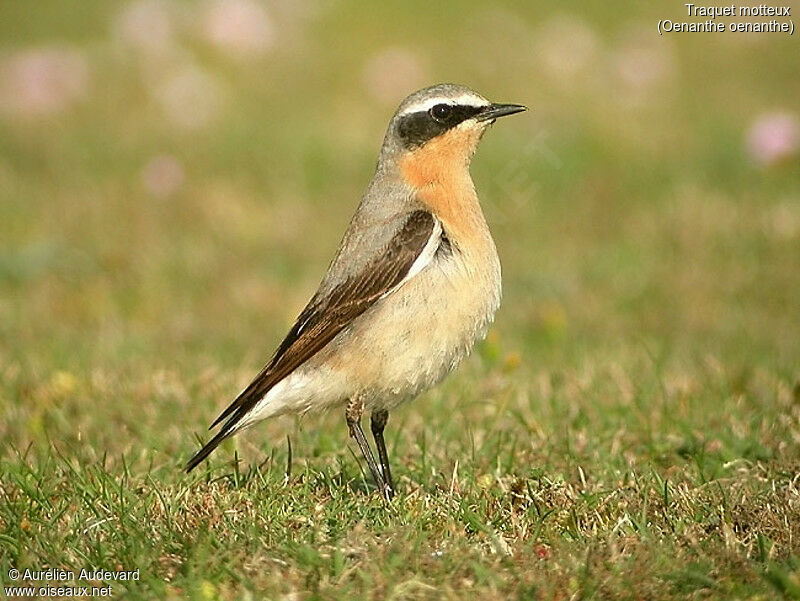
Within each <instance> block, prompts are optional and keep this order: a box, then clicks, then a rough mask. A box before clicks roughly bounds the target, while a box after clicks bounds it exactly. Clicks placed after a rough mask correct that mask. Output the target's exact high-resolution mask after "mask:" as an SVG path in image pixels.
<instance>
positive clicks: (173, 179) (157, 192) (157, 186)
mask: <svg viewBox="0 0 800 601" xmlns="http://www.w3.org/2000/svg"><path fill="white" fill-rule="evenodd" d="M183 180H184V173H183V165H181V163H180V161H178V159H176V158H175V157H174V156H170V155H164V154H162V155H158V156H155V157H153V158H152V159H150V160H149V161H148V162H147V164H146V165H145V166H144V168H143V169H142V174H141V182H142V186H143V187H144V189H145V190H147V191H148V192H149V193H150V194H152V195H153V196H155V197H157V198H167V197H169V196H172V195H173V194H174V193H175V192H177V191H178V189H179V188H180V187H181V185H183Z"/></svg>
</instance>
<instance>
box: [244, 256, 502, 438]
mask: <svg viewBox="0 0 800 601" xmlns="http://www.w3.org/2000/svg"><path fill="white" fill-rule="evenodd" d="M491 251H492V252H491V253H490V254H491V256H492V260H490V261H489V262H488V263H489V265H488V267H489V268H488V269H487V268H486V262H485V259H484V262H482V263H481V265H482V266H483V268H481V269H479V268H478V266H477V265H475V264H474V263H473V262H472V261H471V258H470V256H469V255H463V254H460V253H458V252H457V251H454V252H453V254H451V255H449V256H444V257H441V258H440V257H436V258H435V259H434V260H433V261H432V262H431V263H430V264H429V265H428V266H427V267H426V268H425V269H424V270H423V271H422V272H420V273H419V274H417V275H416V276H415V277H413V278H411V279H410V280H409V281H408V282H406V283H405V284H404V285H403V286H401V287H400V288H399V289H398V290H395V291H394V292H392V293H391V294H389V295H387V296H386V297H384V298H382V299H381V300H379V301H378V302H376V303H375V305H373V306H372V307H371V308H370V309H368V310H367V311H366V312H365V313H364V314H363V315H361V316H360V317H359V318H357V319H356V320H355V322H354V323H353V324H352V325H351V326H349V327H348V328H346V329H345V330H343V331H342V332H341V333H340V334H339V335H338V336H337V337H336V338H334V339H333V340H332V341H331V342H330V343H329V344H328V345H327V346H326V347H325V348H324V349H322V350H321V351H320V352H319V353H317V355H315V356H314V357H312V358H311V359H310V360H309V361H308V362H307V363H306V364H304V365H303V366H301V367H300V368H298V369H297V370H295V372H293V373H292V374H291V375H289V376H288V377H287V378H285V379H284V380H282V381H281V382H279V383H278V384H277V385H276V386H275V387H274V388H273V389H272V390H270V391H269V392H268V393H267V394H266V396H265V397H264V398H263V399H262V400H261V402H259V403H258V404H257V406H256V407H254V408H253V410H252V411H251V412H250V414H248V416H247V417H246V418H245V419H244V420H242V424H241V427H242V428H244V427H247V426H249V425H251V424H253V423H255V422H257V421H260V420H261V419H264V418H267V417H272V416H275V415H280V414H282V413H287V412H300V413H303V412H306V411H309V410H314V409H326V408H330V407H333V406H337V405H341V404H344V403H346V402H347V401H348V400H349V399H351V398H353V397H355V396H356V395H360V396H361V397H362V398H363V400H364V403H365V407H366V409H367V410H374V409H377V408H386V409H391V408H392V407H394V406H396V405H398V404H399V403H401V402H403V401H406V400H408V399H410V398H413V397H415V396H416V395H418V394H419V393H420V392H422V391H423V390H425V389H427V388H430V387H431V386H433V385H434V384H436V383H437V382H439V381H440V380H441V379H442V378H444V376H446V375H447V374H448V373H449V372H450V371H451V370H452V369H453V368H455V367H456V365H458V363H459V362H460V361H461V360H462V359H463V358H464V357H465V356H466V355H467V354H468V353H469V352H470V350H471V349H472V346H473V345H474V343H475V342H476V341H477V340H479V339H481V338H483V337H484V336H485V335H486V330H487V329H488V327H489V324H490V323H491V322H492V320H493V319H494V314H495V311H496V310H497V308H498V306H499V305H500V294H501V286H500V262H499V260H498V259H497V254H496V252H495V251H494V245H493V244H492V245H491ZM484 256H485V255H484Z"/></svg>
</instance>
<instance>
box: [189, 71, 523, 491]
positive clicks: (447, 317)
mask: <svg viewBox="0 0 800 601" xmlns="http://www.w3.org/2000/svg"><path fill="white" fill-rule="evenodd" d="M525 110H527V107H525V106H524V105H521V104H501V103H494V102H490V101H489V100H487V99H486V98H484V97H483V96H481V95H480V94H478V93H477V92H475V91H473V90H471V89H469V88H467V87H465V86H462V85H456V84H437V85H434V86H430V87H427V88H424V89H421V90H418V91H416V92H414V93H412V94H411V95H409V96H408V97H407V98H406V99H405V100H403V101H402V103H401V104H400V106H399V107H398V109H397V111H396V113H395V114H394V116H393V117H392V118H391V120H390V121H389V125H388V127H387V130H386V134H385V136H384V139H383V144H382V145H381V148H380V153H379V156H378V161H377V166H376V169H375V174H374V176H373V178H372V181H371V182H370V183H369V185H368V186H367V189H366V192H365V193H364V195H363V196H362V198H361V201H360V203H359V204H358V207H357V209H356V212H355V214H354V215H353V217H352V219H351V221H350V223H349V225H348V227H347V229H346V231H345V233H344V236H343V238H342V240H341V243H340V245H339V248H338V250H337V252H336V254H335V256H334V258H333V261H332V262H331V263H330V265H329V267H328V271H327V273H326V274H325V275H324V277H323V278H322V281H321V283H320V285H319V289H318V290H317V291H316V293H315V294H314V295H313V296H312V298H311V300H310V301H309V302H308V304H307V305H306V307H305V308H304V309H303V310H302V312H301V313H300V315H299V316H298V318H297V320H296V321H295V322H294V325H293V326H292V327H291V329H290V330H289V332H288V334H287V335H286V337H285V338H284V339H283V341H282V342H281V343H280V345H279V346H278V348H277V350H276V351H275V353H274V354H273V355H272V358H271V359H270V360H269V361H268V362H267V363H266V365H265V366H264V368H263V369H262V370H261V371H260V372H259V373H258V375H257V376H256V377H255V378H254V379H253V381H252V382H251V383H250V384H249V385H248V386H247V387H246V388H244V390H242V391H241V393H239V395H238V396H237V397H236V398H235V399H234V400H233V402H231V403H230V405H229V406H228V407H227V409H225V410H224V411H223V412H222V413H221V414H220V415H219V417H218V418H217V419H216V420H215V421H214V422H213V423H212V424H211V426H210V428H209V429H213V428H215V427H217V426H219V431H218V432H217V433H216V434H215V435H214V436H213V437H212V438H211V439H210V440H209V442H208V443H206V444H205V446H203V447H202V448H201V449H200V450H199V451H198V452H197V453H196V454H195V455H194V456H193V457H192V458H191V459H190V460H189V461H188V462H187V464H186V466H185V470H186V472H187V473H188V472H190V471H191V470H192V469H194V468H195V467H196V466H197V465H199V464H200V463H201V462H202V461H203V460H205V459H206V458H207V457H208V455H209V454H210V453H211V452H212V451H213V450H214V449H215V448H216V447H217V446H218V445H219V444H220V443H221V442H222V441H223V440H225V439H227V438H229V437H230V436H232V435H233V434H235V433H237V432H240V431H241V430H244V429H246V428H249V427H250V426H252V425H254V424H255V423H257V422H259V421H261V420H263V419H266V418H270V417H275V416H279V415H283V414H292V413H294V414H301V415H302V414H305V413H306V412H308V411H310V410H319V409H331V408H336V407H339V408H340V409H341V408H344V417H345V421H346V423H347V427H348V431H349V434H350V436H351V437H352V438H353V439H354V440H355V442H356V444H357V445H358V447H359V449H360V450H361V454H362V455H363V458H364V461H365V462H366V464H367V466H368V468H369V471H370V472H371V475H372V478H373V479H374V481H375V484H376V486H377V488H378V489H379V490H380V492H381V494H382V495H383V497H384V499H385V500H387V501H390V500H391V498H392V497H393V495H394V494H395V485H394V482H393V479H392V474H391V469H390V466H389V457H388V454H387V452H386V444H385V440H384V436H383V434H384V429H385V427H386V424H387V422H388V418H389V412H390V411H392V410H393V409H395V408H396V407H397V406H398V405H400V404H401V403H403V402H405V401H408V400H410V399H412V398H414V397H416V396H418V395H419V394H420V393H421V392H422V391H424V390H426V389H428V388H430V387H432V386H434V385H435V384H437V383H438V382H439V381H441V380H442V379H443V378H444V377H445V376H446V375H447V374H448V373H450V372H451V371H452V370H453V369H454V368H455V367H456V366H457V365H458V363H459V362H460V361H461V360H462V359H463V358H464V357H465V356H467V355H468V354H469V352H470V350H471V349H472V347H473V345H474V344H475V343H476V342H477V341H479V340H480V339H482V338H484V337H485V335H486V332H487V329H488V327H489V325H490V324H491V323H492V321H493V319H494V315H495V312H496V311H497V309H498V307H499V305H500V298H501V272H500V260H499V258H498V255H497V250H496V247H495V243H494V240H493V239H492V236H491V234H490V232H489V228H488V225H487V223H486V219H485V217H484V215H483V211H482V210H481V206H480V202H479V200H478V195H477V193H476V190H475V185H474V183H473V181H472V178H471V176H470V173H469V167H470V162H471V159H472V157H473V155H474V153H475V151H476V149H477V146H478V142H479V141H480V139H481V137H482V136H483V134H484V132H485V131H486V129H487V127H488V126H489V125H491V124H493V123H494V122H495V120H497V119H498V118H500V117H504V116H507V115H513V114H515V113H519V112H521V111H525ZM366 411H368V412H370V425H371V429H372V434H373V439H374V442H375V446H376V450H377V454H378V461H376V460H375V456H374V455H373V453H372V449H371V447H370V445H369V443H368V441H367V438H366V436H365V434H364V431H363V429H362V427H361V418H362V415H363V414H364V412H366ZM378 463H380V465H378Z"/></svg>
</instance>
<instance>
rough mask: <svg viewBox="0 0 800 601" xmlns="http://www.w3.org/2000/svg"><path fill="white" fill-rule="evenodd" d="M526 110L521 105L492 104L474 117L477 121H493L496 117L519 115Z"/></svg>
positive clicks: (526, 108)
mask: <svg viewBox="0 0 800 601" xmlns="http://www.w3.org/2000/svg"><path fill="white" fill-rule="evenodd" d="M527 110H528V107H527V106H523V105H521V104H495V103H492V104H490V105H489V106H487V107H485V108H483V109H481V112H479V113H478V114H477V115H475V119H477V120H478V121H494V120H495V119H497V118H498V117H505V116H506V115H513V114H514V113H521V112H522V111H527Z"/></svg>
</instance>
